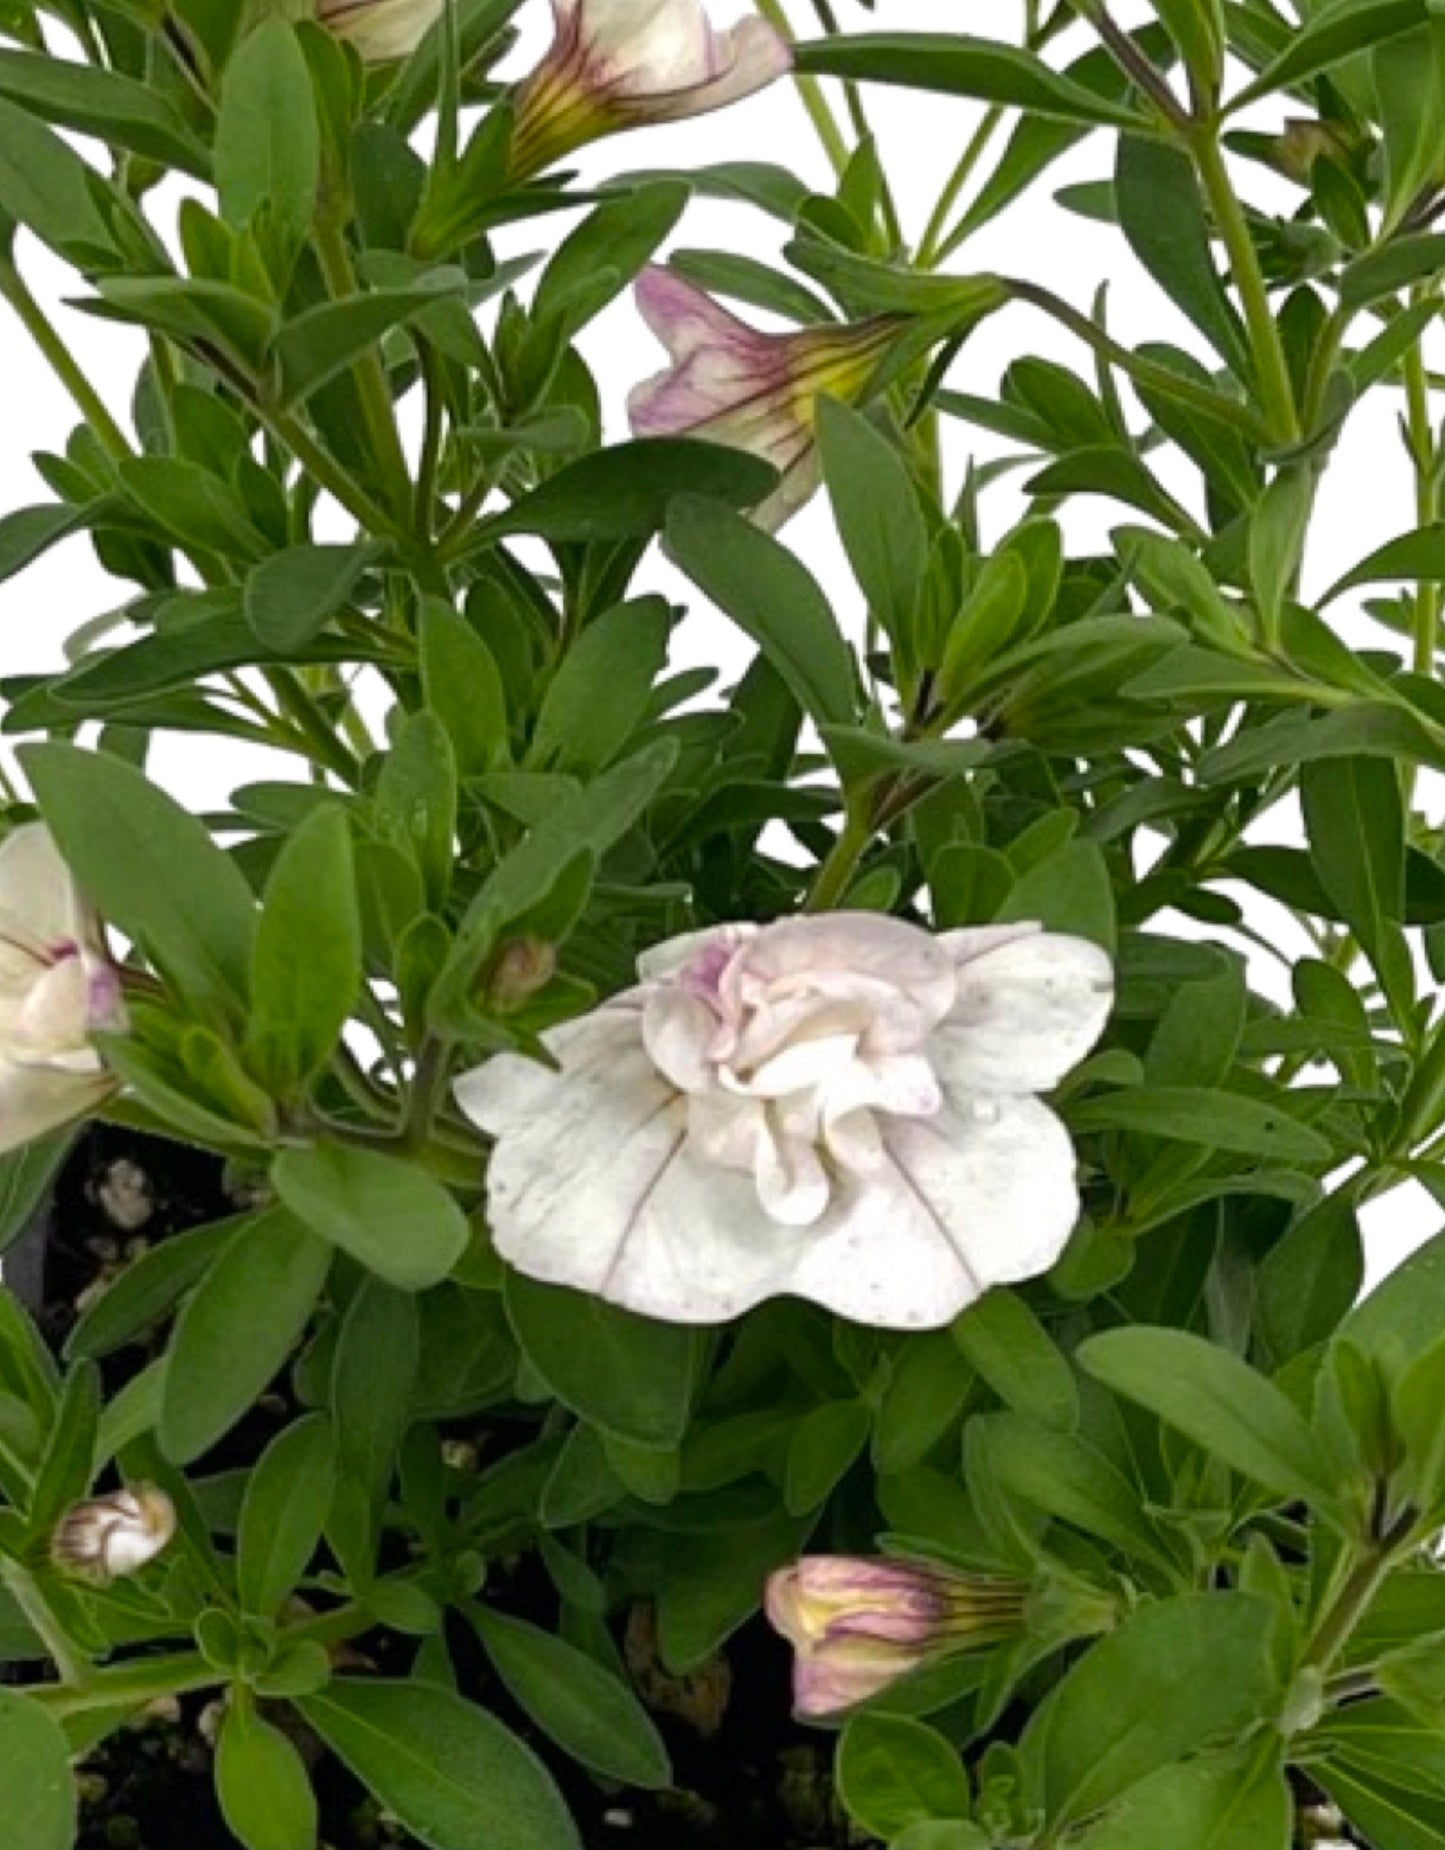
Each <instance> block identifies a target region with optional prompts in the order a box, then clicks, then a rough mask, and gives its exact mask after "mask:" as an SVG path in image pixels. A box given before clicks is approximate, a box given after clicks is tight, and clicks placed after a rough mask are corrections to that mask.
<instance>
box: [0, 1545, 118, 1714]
mask: <svg viewBox="0 0 1445 1850" xmlns="http://www.w3.org/2000/svg"><path fill="white" fill-rule="evenodd" d="M0 1585H3V1586H4V1588H5V1590H6V1592H7V1593H8V1594H9V1595H10V1597H11V1599H13V1600H14V1602H15V1604H16V1605H17V1606H18V1607H19V1608H20V1610H21V1612H22V1613H24V1615H25V1618H26V1620H27V1621H28V1623H29V1625H30V1629H31V1630H32V1631H33V1632H34V1633H35V1635H36V1637H37V1638H39V1640H40V1642H41V1643H42V1644H43V1645H44V1646H45V1648H46V1650H47V1651H48V1652H49V1653H50V1655H51V1657H52V1659H53V1660H54V1663H55V1668H56V1670H57V1671H58V1672H59V1674H60V1680H61V1683H62V1684H64V1685H65V1686H66V1687H67V1688H70V1689H75V1688H77V1687H81V1686H84V1685H86V1684H88V1683H90V1682H91V1681H92V1680H93V1678H94V1675H95V1673H94V1671H93V1670H92V1668H91V1665H90V1662H89V1660H88V1659H87V1658H86V1657H85V1656H84V1654H83V1653H82V1652H81V1651H79V1650H78V1649H77V1648H76V1646H75V1645H74V1644H73V1643H72V1642H71V1639H70V1634H69V1633H68V1632H67V1631H66V1629H65V1627H64V1626H63V1625H62V1624H61V1623H60V1621H59V1620H58V1619H57V1618H56V1616H55V1614H54V1613H53V1612H52V1611H51V1610H50V1602H49V1601H48V1600H47V1599H46V1597H45V1595H44V1594H43V1593H42V1592H41V1590H40V1588H39V1586H38V1585H37V1584H36V1582H35V1579H34V1577H33V1576H32V1575H30V1574H28V1573H27V1572H26V1571H25V1569H24V1568H23V1567H22V1566H21V1565H20V1563H19V1562H18V1561H13V1560H8V1559H7V1560H3V1561H0Z"/></svg>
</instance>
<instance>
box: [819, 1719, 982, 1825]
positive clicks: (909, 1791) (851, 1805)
mask: <svg viewBox="0 0 1445 1850" xmlns="http://www.w3.org/2000/svg"><path fill="white" fill-rule="evenodd" d="M834 1777H835V1779H836V1780H837V1784H838V1796H839V1797H840V1798H841V1799H842V1801H843V1803H844V1805H845V1806H846V1807H847V1810H848V1815H849V1817H850V1818H852V1819H853V1820H854V1821H855V1823H857V1824H860V1825H861V1826H862V1827H863V1829H864V1830H865V1831H866V1832H868V1834H869V1835H870V1836H873V1837H881V1838H882V1839H884V1841H885V1842H891V1841H892V1840H893V1839H894V1838H895V1837H897V1836H898V1835H899V1834H900V1833H901V1832H903V1831H906V1830H907V1829H908V1827H909V1826H910V1825H911V1824H918V1823H922V1822H925V1821H928V1820H932V1819H945V1820H946V1819H967V1818H968V1817H969V1816H970V1815H971V1810H972V1804H971V1797H970V1793H969V1784H968V1774H967V1773H966V1772H965V1771H964V1768H963V1762H962V1761H961V1760H960V1759H959V1756H958V1751H957V1749H956V1748H954V1747H951V1746H950V1745H949V1743H948V1742H947V1741H945V1740H944V1738H943V1736H942V1735H941V1734H937V1733H935V1731H934V1730H933V1729H932V1728H928V1727H925V1726H924V1724H923V1723H922V1722H917V1721H913V1720H911V1719H910V1718H909V1717H908V1716H906V1715H884V1714H878V1715H874V1714H866V1715H855V1716H854V1717H853V1719H852V1720H851V1721H850V1722H849V1723H848V1725H847V1727H846V1728H845V1729H844V1730H843V1738H842V1740H841V1741H840V1742H839V1743H838V1758H837V1766H836V1770H835V1774H834Z"/></svg>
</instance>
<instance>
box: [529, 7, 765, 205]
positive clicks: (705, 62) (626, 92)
mask: <svg viewBox="0 0 1445 1850" xmlns="http://www.w3.org/2000/svg"><path fill="white" fill-rule="evenodd" d="M552 13H553V16H554V18H555V20H556V27H557V32H556V37H555V38H554V40H553V42H552V47H551V50H550V51H549V52H548V53H547V55H546V57H545V58H544V59H543V60H542V62H541V63H540V64H539V65H538V66H537V68H536V70H535V71H533V72H532V74H531V76H530V77H528V78H526V79H525V80H524V82H522V83H521V84H520V85H519V86H518V88H517V92H516V109H517V119H516V131H515V134H514V137H513V141H512V170H513V172H514V173H515V174H516V176H517V177H518V178H519V179H526V178H528V177H530V176H531V175H532V174H536V173H541V172H542V170H543V169H544V168H546V167H550V166H551V165H552V164H553V163H554V162H556V161H558V160H561V159H563V158H564V157H565V156H566V155H568V154H571V153H572V152H573V151H574V150H575V149H577V148H580V147H583V146H585V144H586V143H587V142H589V141H596V140H597V139H598V138H599V137H600V136H603V135H610V134H615V133H617V132H618V131H619V130H621V129H628V128H637V127H640V126H641V125H643V124H645V123H650V122H676V121H680V120H681V119H682V118H683V117H685V116H700V115H704V114H706V113H707V112H708V111H709V110H712V109H721V108H723V107H724V105H725V104H728V103H735V102H738V101H739V100H740V99H741V98H743V97H745V96H751V95H752V93H753V92H754V91H755V90H761V89H763V88H764V87H765V86H766V85H767V84H770V83H772V82H773V80H774V79H775V78H777V77H782V76H783V75H785V74H786V72H787V71H789V70H790V69H791V68H792V62H793V54H792V50H791V48H790V46H789V45H788V42H787V40H786V39H785V38H783V36H782V35H781V34H780V33H779V32H777V31H776V30H775V29H774V28H773V27H772V26H770V25H769V24H768V23H767V21H766V20H762V19H744V20H742V21H741V22H740V23H739V24H738V25H736V26H733V27H731V28H730V29H729V30H727V31H725V32H718V31H716V30H714V28H713V26H712V24H711V22H710V21H709V19H708V16H707V14H706V12H705V11H704V9H703V7H702V5H701V0H552Z"/></svg>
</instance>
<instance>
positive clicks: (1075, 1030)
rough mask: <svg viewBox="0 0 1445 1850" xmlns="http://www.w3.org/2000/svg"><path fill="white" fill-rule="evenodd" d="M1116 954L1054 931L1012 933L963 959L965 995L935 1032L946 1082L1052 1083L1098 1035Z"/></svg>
mask: <svg viewBox="0 0 1445 1850" xmlns="http://www.w3.org/2000/svg"><path fill="white" fill-rule="evenodd" d="M1113 1000H1114V977H1113V970H1112V967H1111V965H1110V963H1109V959H1108V957H1107V956H1106V955H1105V953H1104V952H1103V951H1101V950H1100V949H1099V947H1098V946H1097V945H1095V944H1090V943H1088V942H1087V941H1086V940H1085V939H1083V938H1070V937H1064V936H1061V935H1060V934H1058V933H1056V932H1037V933H1031V934H1030V935H1028V936H1026V937H1016V938H1011V939H1008V940H1006V941H1005V942H1003V943H1001V944H999V945H996V946H995V947H993V948H991V949H988V950H985V951H984V952H983V953H982V954H981V955H971V956H967V957H966V958H965V960H964V961H963V962H962V963H961V964H960V965H959V967H958V999H957V1001H956V1002H955V1004H954V1006H953V1008H952V1010H951V1011H950V1012H949V1015H948V1018H947V1020H946V1021H945V1022H944V1023H943V1024H942V1025H941V1027H939V1028H938V1029H937V1030H936V1031H935V1033H934V1036H933V1040H932V1043H931V1052H932V1055H933V1060H934V1065H935V1068H936V1070H937V1072H938V1075H939V1078H940V1079H941V1080H942V1081H943V1084H944V1086H945V1088H946V1089H947V1090H948V1091H949V1092H950V1093H951V1094H955V1095H957V1096H958V1097H960V1098H963V1097H966V1096H967V1095H969V1094H972V1093H980V1092H982V1093H1025V1092H1048V1091H1051V1090H1052V1089H1053V1088H1054V1087H1055V1086H1056V1085H1057V1084H1058V1083H1059V1081H1060V1080H1061V1079H1062V1078H1063V1076H1064V1075H1065V1073H1067V1072H1069V1071H1070V1069H1071V1068H1073V1067H1075V1066H1077V1065H1078V1063H1079V1061H1080V1060H1082V1059H1083V1057H1084V1055H1085V1054H1086V1053H1088V1051H1089V1050H1090V1048H1091V1047H1092V1046H1093V1045H1094V1043H1095V1042H1096V1041H1097V1040H1098V1038H1099V1036H1100V1035H1101V1034H1102V1033H1103V1031H1104V1025H1105V1023H1106V1022H1107V1021H1108V1019H1109V1011H1110V1009H1111V1008H1112V1007H1113Z"/></svg>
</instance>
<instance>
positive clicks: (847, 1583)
mask: <svg viewBox="0 0 1445 1850" xmlns="http://www.w3.org/2000/svg"><path fill="white" fill-rule="evenodd" d="M1027 1593H1028V1587H1027V1584H1026V1583H1025V1582H1024V1581H1021V1580H1010V1579H1004V1578H986V1577H984V1576H981V1575H976V1574H963V1573H959V1572H958V1571H957V1570H955V1569H952V1568H947V1567H943V1566H941V1565H939V1564H938V1563H935V1562H923V1561H893V1560H857V1559H851V1558H849V1557H847V1556H834V1555H811V1556H805V1557H804V1558H803V1559H802V1560H801V1561H798V1562H796V1563H795V1564H794V1565H793V1566H792V1567H789V1568H784V1569H782V1570H781V1571H780V1572H779V1573H776V1574H774V1575H773V1577H772V1578H771V1580H769V1582H768V1590H767V1614H768V1618H769V1620H770V1621H771V1622H772V1625H773V1627H774V1629H775V1630H777V1631H779V1632H781V1633H782V1635H783V1637H784V1638H786V1639H787V1640H788V1642H789V1643H790V1644H791V1645H792V1646H793V1648H794V1650H795V1651H796V1653H797V1656H796V1659H795V1662H794V1668H793V1706H794V1708H795V1710H796V1711H797V1713H798V1714H799V1715H805V1716H818V1715H835V1714H837V1713H838V1712H839V1711H840V1710H842V1709H850V1708H852V1707H853V1706H854V1705H855V1704H857V1703H860V1702H864V1701H866V1700H867V1698H868V1697H870V1696H876V1695H877V1694H878V1693H879V1691H881V1690H884V1689H887V1688H888V1686H889V1685H890V1684H892V1683H896V1682H897V1681H898V1679H899V1678H900V1677H903V1676H906V1675H907V1674H908V1673H909V1672H910V1671H912V1670H916V1669H918V1668H919V1667H920V1666H921V1665H923V1664H925V1663H928V1662H929V1661H931V1660H932V1659H934V1658H937V1657H942V1656H948V1655H952V1654H953V1653H955V1652H959V1651H969V1650H978V1649H981V1648H983V1647H985V1646H988V1645H992V1644H998V1643H1001V1642H1002V1641H1003V1640H1004V1639H1006V1638H1011V1637H1014V1636H1016V1635H1017V1634H1018V1633H1019V1632H1020V1631H1021V1630H1022V1627H1023V1610H1024V1601H1025V1599H1026V1597H1027Z"/></svg>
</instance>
